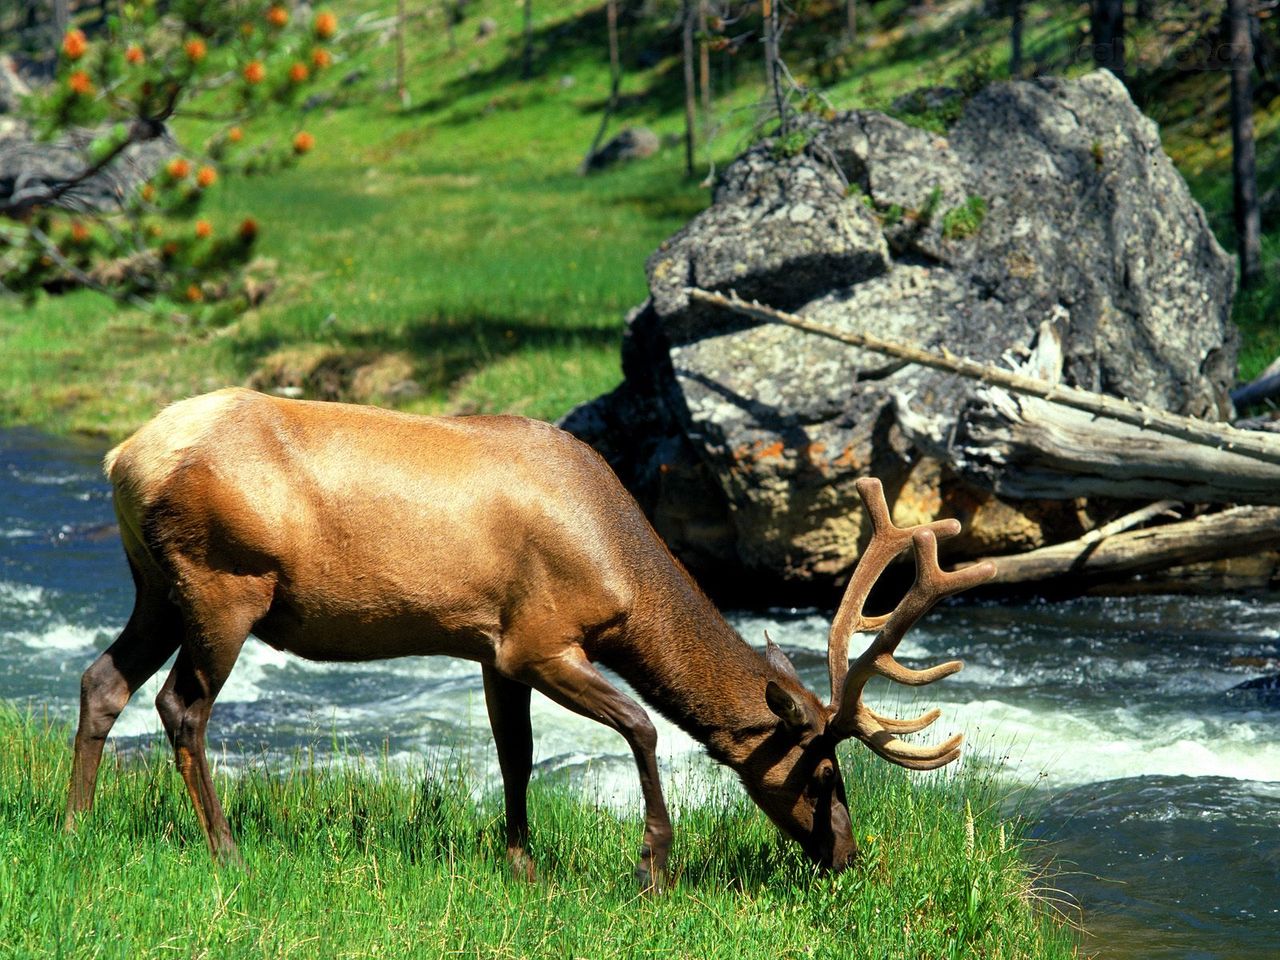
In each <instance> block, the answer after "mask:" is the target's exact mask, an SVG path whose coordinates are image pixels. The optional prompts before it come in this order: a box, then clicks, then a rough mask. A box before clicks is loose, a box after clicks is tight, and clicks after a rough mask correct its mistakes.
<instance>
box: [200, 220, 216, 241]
mask: <svg viewBox="0 0 1280 960" xmlns="http://www.w3.org/2000/svg"><path fill="white" fill-rule="evenodd" d="M212 235H213V224H212V223H210V222H209V221H208V220H197V221H196V236H197V237H199V238H200V239H201V240H204V239H206V238H207V237H211V236H212Z"/></svg>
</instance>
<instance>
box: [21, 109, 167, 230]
mask: <svg viewBox="0 0 1280 960" xmlns="http://www.w3.org/2000/svg"><path fill="white" fill-rule="evenodd" d="M108 135H111V131H110V130H109V129H101V130H73V131H70V132H68V133H66V134H64V135H63V136H61V137H59V138H58V139H57V140H53V141H45V140H37V139H35V138H34V137H33V136H32V135H31V132H30V130H29V129H28V128H27V126H26V125H25V124H23V123H21V122H20V121H18V122H16V123H15V124H14V125H13V126H11V127H7V128H0V206H4V205H7V204H9V203H19V202H22V201H25V200H31V199H36V198H40V197H43V196H45V195H47V192H48V190H49V189H50V188H52V187H56V186H57V185H58V184H60V183H63V182H65V181H66V180H69V179H72V178H74V177H76V176H78V175H79V174H80V173H81V172H82V171H84V170H86V169H87V168H88V167H89V166H90V165H91V150H92V144H93V141H94V139H95V138H96V137H100V136H108ZM178 149H179V148H178V147H177V145H176V144H175V143H174V142H173V140H172V138H171V137H170V136H169V134H168V132H167V131H166V130H164V128H162V127H159V128H157V129H156V130H155V131H154V136H151V137H149V138H147V139H143V140H139V141H137V142H135V143H131V144H130V145H129V146H128V147H126V148H125V150H124V151H123V152H122V153H121V154H120V155H119V156H118V157H116V158H115V160H113V161H112V162H111V163H110V164H109V165H108V166H107V167H106V168H105V169H103V170H99V171H98V172H97V173H95V174H94V175H93V176H91V177H88V178H87V179H85V180H83V181H81V182H80V183H77V184H76V185H75V186H73V187H72V188H70V189H69V190H66V191H65V192H63V193H62V194H61V195H59V196H58V197H57V199H56V200H54V202H53V204H52V205H53V206H57V207H63V208H65V209H68V210H95V211H110V210H117V209H119V208H120V206H121V205H122V203H123V202H124V201H125V200H127V199H128V198H129V197H130V196H131V194H132V192H133V191H134V190H136V189H137V188H138V187H139V186H140V185H141V184H142V183H144V182H145V181H146V180H148V179H150V178H151V177H152V176H154V175H155V173H156V171H157V170H159V169H160V165H161V164H163V163H164V162H165V161H166V160H168V159H169V158H170V157H172V156H174V155H175V154H176V153H177V152H178Z"/></svg>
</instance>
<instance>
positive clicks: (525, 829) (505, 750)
mask: <svg viewBox="0 0 1280 960" xmlns="http://www.w3.org/2000/svg"><path fill="white" fill-rule="evenodd" d="M529 693H530V690H529V687H527V686H526V685H525V684H523V683H519V682H517V681H515V680H510V679H508V678H507V677H504V676H503V675H502V674H500V673H498V671H497V670H495V669H494V668H493V667H488V666H486V667H485V668H484V701H485V704H486V705H487V706H488V708H489V723H490V725H491V726H492V727H493V740H494V743H495V744H496V745H497V748H498V767H499V768H500V769H501V770H502V792H503V796H504V798H505V802H506V815H507V862H508V863H509V864H511V872H512V873H513V874H515V876H516V878H517V879H519V880H529V881H532V880H533V879H534V869H533V860H532V859H530V857H529V849H528V848H529V809H528V804H527V802H526V801H527V797H528V793H529V775H530V774H531V773H532V772H533V728H532V726H531V724H530V722H529Z"/></svg>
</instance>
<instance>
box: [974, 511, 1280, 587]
mask: <svg viewBox="0 0 1280 960" xmlns="http://www.w3.org/2000/svg"><path fill="white" fill-rule="evenodd" d="M1277 547H1280V507H1233V508H1231V509H1228V510H1223V511H1222V512H1220V513H1213V514H1208V515H1206V516H1202V517H1196V518H1195V519H1194V520H1183V521H1180V522H1178V523H1166V524H1163V525H1161V526H1157V527H1150V528H1148V529H1145V530H1130V531H1127V532H1123V533H1117V534H1115V535H1113V536H1100V535H1098V533H1097V532H1094V531H1091V532H1090V533H1088V534H1085V535H1084V537H1081V538H1080V539H1079V540H1072V541H1070V542H1069V543H1059V544H1054V545H1053V546H1051V547H1041V548H1039V549H1038V550H1031V551H1028V552H1027V553H1022V554H1018V555H1016V556H1008V557H989V558H987V559H990V560H994V561H995V565H996V576H995V578H994V579H993V580H992V581H991V583H992V584H1014V583H1026V582H1029V581H1032V580H1045V579H1048V578H1050V577H1060V576H1062V575H1064V574H1070V575H1073V576H1079V577H1084V578H1100V579H1107V578H1119V577H1123V576H1130V575H1133V574H1139V573H1144V572H1146V571H1151V570H1161V569H1164V568H1166V567H1169V566H1172V565H1178V564H1190V563H1196V562H1198V561H1202V560H1210V559H1215V560H1216V559H1224V558H1227V557H1237V556H1243V555H1246V554H1252V553H1257V552H1259V551H1261V550H1267V549H1273V548H1277ZM961 566H967V564H961Z"/></svg>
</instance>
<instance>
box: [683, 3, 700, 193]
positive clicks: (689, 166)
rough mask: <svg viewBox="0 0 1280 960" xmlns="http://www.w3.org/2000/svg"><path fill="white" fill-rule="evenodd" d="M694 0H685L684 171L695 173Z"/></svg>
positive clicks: (687, 174)
mask: <svg viewBox="0 0 1280 960" xmlns="http://www.w3.org/2000/svg"><path fill="white" fill-rule="evenodd" d="M696 12H697V11H696V9H695V7H694V5H693V0H684V10H683V14H684V29H683V31H682V33H683V36H682V41H683V48H684V57H683V60H684V172H685V175H686V176H692V175H693V151H694V125H695V124H696V123H697V110H696V103H697V88H696V87H695V85H694V79H693V21H694V17H695V15H696Z"/></svg>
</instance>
